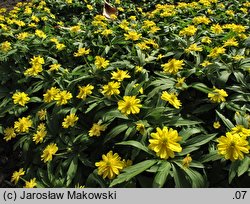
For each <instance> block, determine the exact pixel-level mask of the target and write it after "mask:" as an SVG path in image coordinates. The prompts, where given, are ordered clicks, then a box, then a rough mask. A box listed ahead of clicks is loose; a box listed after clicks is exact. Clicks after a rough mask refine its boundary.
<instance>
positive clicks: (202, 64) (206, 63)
mask: <svg viewBox="0 0 250 204" xmlns="http://www.w3.org/2000/svg"><path fill="white" fill-rule="evenodd" d="M211 64H213V63H211V62H209V61H207V60H205V61H204V62H202V63H201V66H203V67H207V66H209V65H211Z"/></svg>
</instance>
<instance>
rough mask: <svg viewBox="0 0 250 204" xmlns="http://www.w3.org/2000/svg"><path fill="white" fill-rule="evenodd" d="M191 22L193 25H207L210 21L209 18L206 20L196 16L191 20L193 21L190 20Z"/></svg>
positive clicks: (204, 17)
mask: <svg viewBox="0 0 250 204" xmlns="http://www.w3.org/2000/svg"><path fill="white" fill-rule="evenodd" d="M192 22H193V23H194V24H196V25H197V24H202V23H204V24H206V25H207V24H209V23H210V22H211V21H210V19H209V18H207V17H206V16H197V17H194V18H193V20H192Z"/></svg>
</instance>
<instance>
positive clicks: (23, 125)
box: [14, 116, 32, 133]
mask: <svg viewBox="0 0 250 204" xmlns="http://www.w3.org/2000/svg"><path fill="white" fill-rule="evenodd" d="M31 126H32V120H30V116H28V117H22V118H19V119H18V121H16V122H15V123H14V128H15V131H16V132H17V133H19V132H20V133H22V132H29V128H30V127H31Z"/></svg>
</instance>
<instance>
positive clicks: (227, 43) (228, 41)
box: [223, 38, 239, 47]
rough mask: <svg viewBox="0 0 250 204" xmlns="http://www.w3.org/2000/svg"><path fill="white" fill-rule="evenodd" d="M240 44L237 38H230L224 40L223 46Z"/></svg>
mask: <svg viewBox="0 0 250 204" xmlns="http://www.w3.org/2000/svg"><path fill="white" fill-rule="evenodd" d="M238 45H239V43H238V42H237V40H236V39H235V38H230V39H228V40H227V41H226V42H224V45H223V47H230V46H235V47H237V46H238Z"/></svg>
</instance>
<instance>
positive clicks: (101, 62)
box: [95, 56, 109, 69]
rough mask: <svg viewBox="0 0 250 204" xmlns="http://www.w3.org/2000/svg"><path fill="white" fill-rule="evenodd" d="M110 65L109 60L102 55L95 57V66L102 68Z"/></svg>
mask: <svg viewBox="0 0 250 204" xmlns="http://www.w3.org/2000/svg"><path fill="white" fill-rule="evenodd" d="M108 65H109V60H105V58H103V57H100V56H96V57H95V66H96V67H97V69H101V68H104V69H105V68H106V67H107V66H108Z"/></svg>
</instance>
